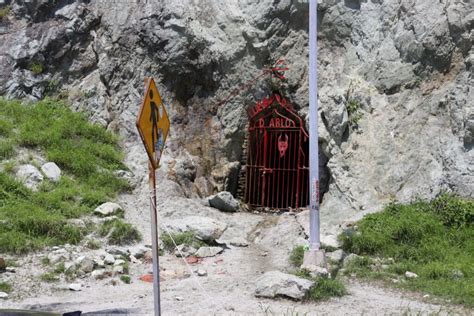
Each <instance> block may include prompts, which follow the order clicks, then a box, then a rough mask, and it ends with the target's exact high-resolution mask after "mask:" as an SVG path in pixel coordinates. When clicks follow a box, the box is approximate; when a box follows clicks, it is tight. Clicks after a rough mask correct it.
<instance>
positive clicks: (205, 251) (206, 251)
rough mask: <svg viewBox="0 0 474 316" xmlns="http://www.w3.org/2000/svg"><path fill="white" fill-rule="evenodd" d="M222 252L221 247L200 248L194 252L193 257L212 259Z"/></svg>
mask: <svg viewBox="0 0 474 316" xmlns="http://www.w3.org/2000/svg"><path fill="white" fill-rule="evenodd" d="M222 251H224V249H223V248H221V247H201V248H199V250H198V251H196V253H195V255H196V257H199V258H206V257H214V256H215V255H217V254H219V253H221V252H222Z"/></svg>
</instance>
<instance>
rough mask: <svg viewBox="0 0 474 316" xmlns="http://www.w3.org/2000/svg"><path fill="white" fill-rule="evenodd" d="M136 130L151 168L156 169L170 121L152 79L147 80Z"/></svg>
mask: <svg viewBox="0 0 474 316" xmlns="http://www.w3.org/2000/svg"><path fill="white" fill-rule="evenodd" d="M137 128H138V132H139V133H140V137H141V138H142V141H143V144H144V145H145V149H146V151H147V154H148V158H149V159H150V162H151V164H152V166H153V168H155V169H156V168H158V166H159V164H160V159H161V154H162V153H163V149H164V147H165V141H166V137H167V136H168V131H169V129H170V120H169V118H168V114H167V113H166V109H165V107H164V104H163V102H162V100H161V96H160V93H159V92H158V89H157V88H156V85H155V81H154V80H153V78H150V79H149V80H148V84H147V87H146V94H145V99H144V100H143V103H142V106H141V109H140V113H139V114H138V118H137Z"/></svg>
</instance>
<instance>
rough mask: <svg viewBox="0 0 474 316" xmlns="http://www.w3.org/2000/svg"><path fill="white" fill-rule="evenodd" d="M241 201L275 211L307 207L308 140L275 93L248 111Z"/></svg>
mask: <svg viewBox="0 0 474 316" xmlns="http://www.w3.org/2000/svg"><path fill="white" fill-rule="evenodd" d="M248 115H249V133H248V143H247V146H248V147H247V165H246V190H245V202H246V203H248V204H249V205H251V206H254V207H270V208H277V209H288V208H290V207H291V208H298V207H304V206H307V205H308V201H309V200H308V193H309V192H308V181H309V168H308V166H309V161H308V158H309V154H308V152H309V137H308V133H307V132H306V131H305V128H304V126H305V124H304V121H303V120H302V119H301V117H299V116H298V115H297V114H296V113H295V112H294V111H293V109H292V106H291V104H290V103H288V102H287V100H286V99H284V98H283V97H282V96H280V95H279V94H273V95H271V96H270V97H268V98H266V99H263V100H262V101H261V102H257V104H256V105H255V106H254V107H252V108H251V109H250V110H249V111H248Z"/></svg>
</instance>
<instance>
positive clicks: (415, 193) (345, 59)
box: [0, 0, 474, 225]
mask: <svg viewBox="0 0 474 316" xmlns="http://www.w3.org/2000/svg"><path fill="white" fill-rule="evenodd" d="M318 2H319V7H318V17H319V34H318V40H319V102H320V103H319V104H320V112H319V114H320V122H321V124H320V131H319V132H320V139H319V142H320V144H321V149H322V158H323V159H322V161H324V162H325V163H326V168H327V169H325V170H326V171H327V173H326V174H324V175H325V177H326V178H327V181H326V183H325V184H326V185H327V187H328V192H327V194H326V195H325V197H324V200H323V204H322V212H323V216H326V218H327V219H328V221H327V223H326V224H329V225H331V224H338V223H340V222H341V221H343V220H347V219H349V218H351V217H352V216H354V215H355V216H358V215H359V214H362V213H364V212H366V211H374V210H376V209H378V208H380V206H381V205H382V204H384V203H386V202H388V201H390V200H392V199H396V200H400V201H408V200H410V199H413V198H415V197H428V198H429V197H433V196H435V195H436V194H438V193H439V192H440V191H453V192H456V193H458V194H460V195H462V196H470V197H473V196H474V154H473V150H472V148H473V146H474V102H473V101H472V100H473V99H474V90H473V87H474V85H473V83H474V77H473V70H474V66H473V64H474V49H473V46H472V44H473V38H474V4H473V3H472V1H468V0H440V1H432V0H423V1H415V0H365V1H360V0H344V1H340V0H320V1H318ZM0 3H3V5H2V6H3V7H4V6H5V5H9V6H10V11H9V13H8V14H7V15H6V16H5V17H3V18H2V28H1V31H2V34H0V51H1V55H0V65H1V72H0V95H4V96H6V97H9V98H29V99H39V98H42V97H44V96H47V95H56V94H58V93H61V94H62V95H67V97H68V99H69V100H70V102H71V103H72V105H73V107H74V108H75V109H81V110H84V111H86V112H87V113H89V115H90V118H91V120H93V121H95V122H97V123H99V124H102V125H104V126H107V128H109V129H112V130H115V131H118V132H119V133H120V134H121V135H122V137H123V144H124V146H125V147H126V149H127V151H128V157H127V162H128V163H129V165H130V166H131V167H132V169H134V171H137V172H140V174H141V175H142V174H143V175H144V174H145V171H144V170H145V167H146V162H145V159H146V156H145V154H144V152H143V149H142V146H141V143H140V142H139V138H138V135H137V133H136V130H135V125H134V122H135V117H136V114H137V112H138V107H139V104H140V102H141V97H142V95H143V86H144V84H143V79H144V77H145V76H153V77H154V78H156V81H157V82H158V86H159V89H160V91H161V93H162V96H163V98H164V100H165V104H166V106H167V108H168V112H169V114H170V117H171V121H172V131H171V135H170V138H169V140H170V141H169V143H168V150H167V157H165V161H164V166H163V168H162V170H161V172H162V174H161V176H167V177H169V178H171V179H173V180H175V181H176V182H178V183H179V184H180V185H181V189H182V191H183V194H184V195H188V196H196V195H207V194H209V193H211V192H212V191H215V190H221V189H226V188H228V187H229V186H232V185H235V182H236V181H237V179H236V177H235V174H238V169H239V163H238V162H239V161H240V159H241V155H242V144H243V141H244V138H245V126H246V122H247V114H246V111H245V109H246V107H248V106H249V105H251V104H252V103H253V102H254V101H255V100H256V99H257V98H260V97H262V96H263V95H265V93H266V91H267V88H266V87H267V86H266V85H265V83H264V82H257V83H256V84H255V85H254V86H253V87H252V88H251V89H250V90H248V91H247V92H245V93H241V94H240V95H238V96H236V97H235V98H232V99H231V100H230V101H229V102H227V103H225V104H221V102H220V101H222V100H223V99H225V98H226V97H227V96H228V94H229V93H230V91H232V90H233V89H234V88H235V87H236V86H239V85H241V84H243V83H245V82H246V81H247V80H249V79H251V78H252V77H254V76H256V75H259V74H260V73H261V70H262V68H264V67H265V66H266V65H269V64H272V63H273V62H275V61H276V60H278V59H280V58H283V59H284V60H285V61H286V63H287V65H288V66H289V68H290V70H289V71H288V72H287V74H286V75H287V83H286V94H287V96H288V98H289V99H290V101H291V102H292V103H293V104H294V105H295V108H296V109H297V110H298V111H299V113H300V114H301V115H303V116H305V115H306V113H307V107H308V62H307V60H308V32H307V20H308V4H307V3H305V2H304V1H296V0H294V1H290V0H264V1H253V0H246V1H211V0H187V1H171V0H165V1H125V0H120V1H118V0H117V1H93V0H92V1H77V2H75V1H28V2H26V1H11V2H9V1H0ZM66 92H67V93H66Z"/></svg>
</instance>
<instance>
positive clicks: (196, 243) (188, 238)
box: [160, 232, 206, 251]
mask: <svg viewBox="0 0 474 316" xmlns="http://www.w3.org/2000/svg"><path fill="white" fill-rule="evenodd" d="M160 239H161V241H162V242H163V247H164V248H165V249H166V250H168V251H173V250H174V248H175V246H174V243H173V240H174V242H175V243H176V246H179V245H181V244H186V245H188V246H191V247H194V248H200V247H202V246H205V245H206V244H205V243H204V242H203V241H202V240H199V239H197V238H196V235H195V233H194V232H184V233H178V234H171V236H170V235H168V234H163V235H161V237H160Z"/></svg>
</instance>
